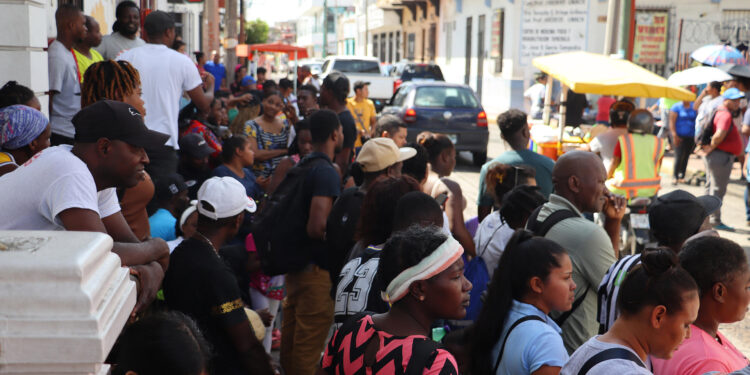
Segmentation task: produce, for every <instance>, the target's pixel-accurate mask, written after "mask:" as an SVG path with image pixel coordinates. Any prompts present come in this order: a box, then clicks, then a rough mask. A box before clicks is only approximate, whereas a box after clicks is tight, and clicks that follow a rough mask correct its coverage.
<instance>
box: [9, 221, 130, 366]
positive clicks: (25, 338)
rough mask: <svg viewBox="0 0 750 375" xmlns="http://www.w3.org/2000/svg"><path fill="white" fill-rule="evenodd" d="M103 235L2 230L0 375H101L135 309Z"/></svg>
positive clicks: (109, 240)
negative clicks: (104, 362) (53, 374)
mask: <svg viewBox="0 0 750 375" xmlns="http://www.w3.org/2000/svg"><path fill="white" fill-rule="evenodd" d="M111 249H112V238H111V237H109V236H107V235H104V234H100V233H86V232H39V231H0V321H2V322H3V324H2V325H0V346H2V348H3V349H2V350H0V374H21V373H24V374H28V373H35V374H52V373H56V374H92V373H94V374H99V373H106V369H105V368H104V366H103V365H102V362H103V361H104V359H105V358H106V356H107V354H108V353H109V351H110V350H111V348H112V345H114V342H115V339H116V338H117V336H118V335H119V334H120V331H121V330H122V328H123V326H124V324H125V322H126V321H127V319H128V317H129V315H130V312H131V311H132V309H133V307H134V306H135V299H136V293H135V284H134V283H133V282H132V281H130V279H129V276H128V271H127V269H126V268H123V267H121V264H120V259H119V257H117V255H115V254H114V253H112V252H111Z"/></svg>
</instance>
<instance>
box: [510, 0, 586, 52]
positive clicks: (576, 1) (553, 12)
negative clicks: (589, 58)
mask: <svg viewBox="0 0 750 375" xmlns="http://www.w3.org/2000/svg"><path fill="white" fill-rule="evenodd" d="M588 2H589V0H523V7H522V13H521V45H520V56H519V60H520V61H519V62H520V64H521V65H525V66H528V65H531V60H532V59H534V58H535V57H539V56H546V55H552V54H555V53H562V52H570V51H580V50H585V49H586V36H587V29H588V17H589V14H588Z"/></svg>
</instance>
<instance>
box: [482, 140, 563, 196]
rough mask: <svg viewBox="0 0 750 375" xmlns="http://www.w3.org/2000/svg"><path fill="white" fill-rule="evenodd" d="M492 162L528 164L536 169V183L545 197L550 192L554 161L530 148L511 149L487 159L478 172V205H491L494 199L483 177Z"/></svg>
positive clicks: (485, 175)
mask: <svg viewBox="0 0 750 375" xmlns="http://www.w3.org/2000/svg"><path fill="white" fill-rule="evenodd" d="M493 163H501V164H510V165H516V166H517V165H522V164H525V165H528V166H531V167H534V169H536V184H537V185H538V186H539V189H540V190H541V193H542V194H544V196H545V197H547V198H549V195H550V194H552V189H553V188H554V186H553V185H552V168H554V167H555V162H554V161H553V160H552V159H550V158H548V157H546V156H544V155H540V154H537V153H536V152H534V151H531V150H519V151H516V150H511V151H506V152H504V153H503V154H502V155H500V156H498V157H496V158H494V159H492V160H490V161H488V162H487V163H485V164H484V165H483V166H482V170H481V172H480V173H479V196H478V198H477V205H478V206H493V205H494V199H493V198H492V194H490V193H488V192H486V191H485V190H486V189H487V184H486V183H485V178H486V177H487V170H488V169H489V168H490V165H492V164H493Z"/></svg>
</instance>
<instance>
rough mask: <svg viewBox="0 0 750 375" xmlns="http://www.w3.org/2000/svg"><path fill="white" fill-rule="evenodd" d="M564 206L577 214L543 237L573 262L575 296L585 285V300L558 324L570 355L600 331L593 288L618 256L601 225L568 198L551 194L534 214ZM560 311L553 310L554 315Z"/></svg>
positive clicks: (549, 211) (579, 296)
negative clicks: (586, 215)
mask: <svg viewBox="0 0 750 375" xmlns="http://www.w3.org/2000/svg"><path fill="white" fill-rule="evenodd" d="M563 209H567V210H570V211H573V212H575V213H576V214H577V215H579V216H580V217H574V218H570V219H565V220H563V221H561V222H559V223H557V224H556V225H555V226H553V227H552V228H551V229H550V230H549V232H547V235H546V236H544V237H545V238H547V239H549V240H552V241H554V242H555V243H557V244H558V245H560V246H562V248H563V249H565V250H566V251H567V252H568V255H569V256H570V261H571V263H573V281H574V282H575V283H576V286H577V287H576V290H575V298H576V300H577V299H578V298H581V296H582V294H583V291H584V290H586V287H588V292H587V293H586V296H585V297H584V298H585V299H584V300H583V303H581V305H580V306H578V309H576V310H575V311H574V312H573V313H572V314H571V315H570V316H569V317H568V319H567V320H565V322H564V323H563V325H562V326H561V327H560V328H562V331H563V332H562V337H563V343H564V344H565V348H566V349H567V350H568V353H570V354H572V353H573V352H574V351H575V350H576V349H577V348H578V347H579V346H581V345H583V343H585V342H586V341H587V340H588V339H590V338H591V337H593V336H594V335H596V334H597V333H598V331H599V322H598V321H597V320H596V315H597V301H596V300H597V298H596V291H597V288H598V287H599V283H600V282H601V281H602V279H603V278H604V275H605V274H606V273H607V270H608V269H609V267H610V266H611V265H612V264H614V263H615V262H616V261H617V259H616V258H615V252H614V249H613V248H612V241H611V240H610V238H609V236H608V235H607V232H605V231H604V229H603V228H602V227H600V226H599V225H597V224H596V223H594V222H593V221H590V220H588V219H586V218H584V217H583V215H581V212H580V211H578V209H577V208H576V207H575V206H574V205H573V204H572V203H570V202H569V201H568V200H567V199H565V198H563V197H561V196H559V195H556V194H552V195H550V197H549V202H547V203H545V204H544V206H542V210H541V211H540V212H539V216H538V217H537V220H538V221H544V219H546V218H547V216H549V215H551V214H552V213H553V212H555V211H558V210H563ZM558 315H560V314H557V313H553V314H552V316H553V317H557V316H558Z"/></svg>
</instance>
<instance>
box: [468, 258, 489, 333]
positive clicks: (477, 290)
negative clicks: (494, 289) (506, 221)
mask: <svg viewBox="0 0 750 375" xmlns="http://www.w3.org/2000/svg"><path fill="white" fill-rule="evenodd" d="M485 249H486V248H485ZM463 257H464V264H465V266H464V276H465V277H466V278H467V279H469V281H471V284H472V285H473V287H472V289H471V292H469V296H470V298H471V302H470V304H469V307H468V308H467V309H466V318H464V320H471V321H475V320H477V318H478V317H479V312H480V311H482V293H484V291H485V290H487V286H489V284H490V273H489V272H487V264H485V263H484V259H482V257H480V256H479V254H477V256H475V257H474V259H472V260H470V261H468V262H467V261H466V254H464V255H463Z"/></svg>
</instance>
